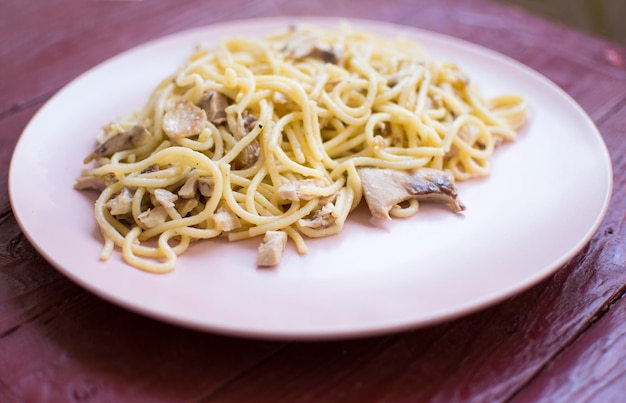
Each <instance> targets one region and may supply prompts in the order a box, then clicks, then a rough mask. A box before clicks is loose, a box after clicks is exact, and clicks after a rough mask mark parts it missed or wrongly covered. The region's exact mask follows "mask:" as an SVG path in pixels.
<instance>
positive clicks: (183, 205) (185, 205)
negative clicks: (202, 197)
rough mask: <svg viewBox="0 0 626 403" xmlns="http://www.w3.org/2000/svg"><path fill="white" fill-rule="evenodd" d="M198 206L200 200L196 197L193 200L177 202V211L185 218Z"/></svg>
mask: <svg viewBox="0 0 626 403" xmlns="http://www.w3.org/2000/svg"><path fill="white" fill-rule="evenodd" d="M197 205H198V199H196V198H195V197H194V198H193V199H183V200H178V201H177V202H176V210H178V214H180V216H181V217H185V216H186V215H187V214H189V213H190V212H191V211H192V210H193V209H195V208H196V206H197Z"/></svg>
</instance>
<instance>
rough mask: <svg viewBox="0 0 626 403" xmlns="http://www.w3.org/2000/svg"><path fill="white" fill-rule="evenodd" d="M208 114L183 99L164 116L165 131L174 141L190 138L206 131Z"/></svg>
mask: <svg viewBox="0 0 626 403" xmlns="http://www.w3.org/2000/svg"><path fill="white" fill-rule="evenodd" d="M205 122H206V113H205V112H204V110H202V109H200V108H198V107H197V106H195V105H194V104H192V103H191V102H189V101H188V100H187V99H181V100H180V101H178V102H177V103H176V105H174V108H172V109H171V110H169V111H168V112H167V113H165V115H164V116H163V130H165V133H166V134H167V135H168V136H169V137H170V138H171V139H173V140H175V139H177V138H182V137H190V136H194V135H196V134H200V132H201V131H202V130H203V129H204V124H205Z"/></svg>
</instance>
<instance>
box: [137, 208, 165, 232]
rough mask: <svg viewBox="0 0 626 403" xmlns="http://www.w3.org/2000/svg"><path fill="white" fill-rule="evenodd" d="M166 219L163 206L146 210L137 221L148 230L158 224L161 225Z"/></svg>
mask: <svg viewBox="0 0 626 403" xmlns="http://www.w3.org/2000/svg"><path fill="white" fill-rule="evenodd" d="M166 218H167V210H165V208H164V207H163V206H158V207H155V208H153V209H148V210H146V211H144V212H143V213H141V214H139V215H138V216H137V219H138V220H139V221H141V223H142V224H143V225H145V226H146V227H148V228H153V227H156V226H157V225H159V224H163V223H164V222H165V219H166Z"/></svg>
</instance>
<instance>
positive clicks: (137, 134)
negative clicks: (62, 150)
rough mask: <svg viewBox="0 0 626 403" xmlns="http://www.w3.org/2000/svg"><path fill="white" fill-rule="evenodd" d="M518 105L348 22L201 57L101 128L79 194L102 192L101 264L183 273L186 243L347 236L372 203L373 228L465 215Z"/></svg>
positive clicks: (265, 252)
mask: <svg viewBox="0 0 626 403" xmlns="http://www.w3.org/2000/svg"><path fill="white" fill-rule="evenodd" d="M525 111H526V102H525V100H524V99H523V98H522V97H521V96H519V95H502V96H498V97H494V98H490V99H486V98H484V97H483V96H482V95H481V92H480V90H479V88H478V85H477V83H474V82H472V81H471V79H470V77H469V76H468V75H467V74H466V73H465V72H464V71H463V70H462V69H461V68H460V67H458V66H456V65H455V64H453V63H451V62H448V61H442V60H438V59H434V58H431V57H429V56H428V54H427V53H426V52H425V51H424V50H423V49H422V48H421V47H420V46H419V45H418V44H416V43H414V42H411V41H410V40H407V39H403V38H387V37H385V38H383V37H378V36H375V35H372V34H369V33H366V32H362V31H360V30H358V29H354V28H353V27H351V26H350V25H349V24H346V23H344V24H339V25H338V26H337V27H333V28H325V29H322V28H319V27H313V26H298V27H289V28H288V29H286V30H284V31H281V32H279V33H276V34H273V35H269V36H266V37H231V38H222V39H220V40H219V41H218V43H217V44H215V45H213V46H210V47H202V46H200V47H198V48H197V49H196V51H195V52H194V53H193V54H192V55H191V56H190V57H189V59H188V60H186V61H185V62H184V63H183V64H182V65H181V66H180V68H179V69H178V71H176V72H175V73H174V74H173V75H172V76H170V77H167V78H166V79H165V80H163V81H162V83H161V84H160V85H158V86H157V88H155V89H154V91H153V92H152V94H151V96H150V98H149V100H148V101H147V103H146V104H145V105H144V106H143V107H142V108H141V109H140V110H138V111H137V112H135V113H134V114H132V115H130V116H128V117H126V118H120V119H118V120H116V121H114V122H112V123H110V124H108V125H107V126H105V127H104V128H103V129H102V130H101V132H100V133H99V135H98V136H97V139H96V140H97V144H96V146H95V149H94V151H93V152H92V153H90V154H89V155H88V156H87V157H86V158H85V160H84V162H85V163H88V164H91V167H89V168H87V169H85V170H83V173H82V175H81V176H80V177H79V178H78V180H77V182H76V185H75V188H76V189H95V190H97V191H98V192H100V194H99V197H98V199H97V201H96V203H95V216H96V220H97V223H98V225H99V227H100V230H101V232H102V235H103V237H104V249H103V252H102V255H101V258H102V259H103V260H106V259H107V258H108V257H109V256H110V254H111V253H112V252H113V250H114V249H115V247H116V246H117V247H118V248H120V249H121V251H122V254H123V257H124V259H125V260H126V261H127V262H128V263H129V264H131V265H133V266H136V267H138V268H141V269H143V270H147V271H151V272H168V271H171V270H172V269H174V267H175V265H176V260H177V256H178V255H180V254H181V253H183V252H184V251H185V250H186V249H187V248H188V246H189V244H190V242H192V241H194V240H199V239H207V238H215V237H219V236H226V237H228V239H229V240H231V241H237V240H242V239H247V238H254V237H259V239H261V237H263V238H262V239H263V240H262V241H261V243H260V245H259V249H258V257H257V265H258V266H275V265H278V264H279V262H280V260H281V257H282V255H283V251H284V250H285V247H286V244H287V240H288V239H290V240H291V241H292V242H293V244H294V245H295V247H296V249H297V251H298V252H299V253H302V254H303V253H306V251H307V247H306V244H305V241H304V239H305V238H316V237H325V236H331V235H335V234H337V233H339V232H340V231H341V229H342V227H343V225H344V223H345V221H346V219H347V217H348V215H349V213H350V212H351V211H353V210H354V209H355V208H356V207H357V206H358V205H359V203H361V201H362V199H365V202H366V203H367V206H368V208H369V210H370V211H371V214H372V216H373V217H375V218H378V219H384V220H388V219H391V218H392V217H408V216H412V215H414V214H415V213H416V212H417V211H418V207H419V203H421V202H426V201H434V202H441V203H443V204H445V205H447V206H448V207H449V208H450V209H451V210H452V211H453V212H459V211H462V210H464V209H465V206H464V205H463V203H462V202H461V201H460V200H459V198H458V195H457V190H456V188H455V181H457V180H467V179H471V178H475V177H480V176H486V175H488V174H489V172H490V169H491V168H490V164H489V159H490V157H491V155H492V154H493V152H494V150H495V148H496V147H497V146H498V145H499V144H501V143H502V142H504V141H511V140H514V139H515V137H516V135H517V130H518V128H519V127H520V126H521V125H522V124H523V123H524V121H525V119H526V116H525Z"/></svg>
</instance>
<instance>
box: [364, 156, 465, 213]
mask: <svg viewBox="0 0 626 403" xmlns="http://www.w3.org/2000/svg"><path fill="white" fill-rule="evenodd" d="M358 172H359V176H360V177H361V181H362V184H363V194H364V195H365V201H366V202H367V206H368V207H369V210H370V212H371V213H372V216H374V217H376V218H381V219H385V220H390V219H391V217H390V216H389V210H391V208H392V207H393V206H394V205H397V204H399V203H402V202H403V201H406V200H409V199H417V200H419V201H434V202H439V203H445V204H447V205H448V207H450V209H451V210H452V211H453V212H455V213H456V212H459V211H463V210H465V206H464V205H463V203H461V202H460V201H459V200H457V191H456V187H455V186H454V177H453V176H452V175H451V174H450V173H449V172H444V171H439V170H436V169H430V168H420V169H418V170H416V171H398V170H394V169H380V168H369V167H367V168H359V170H358Z"/></svg>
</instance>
